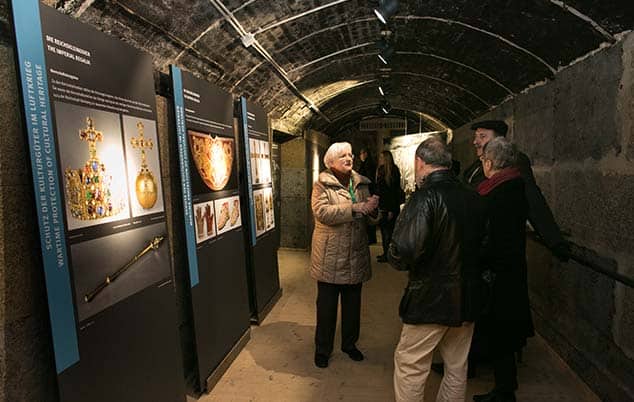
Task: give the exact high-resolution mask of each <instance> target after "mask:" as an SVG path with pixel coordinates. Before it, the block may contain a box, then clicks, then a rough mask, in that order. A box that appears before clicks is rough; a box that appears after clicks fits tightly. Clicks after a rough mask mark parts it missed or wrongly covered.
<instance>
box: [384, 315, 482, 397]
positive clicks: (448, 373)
mask: <svg viewBox="0 0 634 402" xmlns="http://www.w3.org/2000/svg"><path fill="white" fill-rule="evenodd" d="M472 336H473V323H464V324H463V325H462V326H461V327H446V326H444V325H436V324H421V325H409V324H403V330H402V331H401V339H400V341H399V342H398V346H397V347H396V351H395V352H394V396H395V398H396V402H423V400H424V395H425V383H426V382H427V376H428V375H429V370H430V368H431V361H432V356H433V353H434V349H435V348H436V346H438V350H439V351H440V354H441V356H442V358H443V361H444V362H445V366H444V367H445V375H444V376H443V379H442V382H441V383H440V388H439V389H438V395H437V397H436V401H437V402H463V401H464V398H465V393H466V391H467V356H468V355H469V348H470V347H471V337H472Z"/></svg>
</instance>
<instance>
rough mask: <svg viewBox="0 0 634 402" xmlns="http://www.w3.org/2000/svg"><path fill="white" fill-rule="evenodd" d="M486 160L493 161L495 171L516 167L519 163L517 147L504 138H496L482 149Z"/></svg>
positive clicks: (492, 165)
mask: <svg viewBox="0 0 634 402" xmlns="http://www.w3.org/2000/svg"><path fill="white" fill-rule="evenodd" d="M482 156H483V158H484V160H490V161H491V167H492V168H493V169H495V170H500V169H504V168H507V167H510V166H514V165H515V164H516V162H517V147H515V145H513V144H512V143H511V142H509V140H507V139H506V138H504V137H495V138H493V139H492V140H491V141H489V142H487V143H486V145H485V146H484V148H483V149H482Z"/></svg>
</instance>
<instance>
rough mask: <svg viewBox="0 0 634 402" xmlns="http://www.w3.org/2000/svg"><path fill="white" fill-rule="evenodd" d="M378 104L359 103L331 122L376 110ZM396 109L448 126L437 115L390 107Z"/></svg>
mask: <svg viewBox="0 0 634 402" xmlns="http://www.w3.org/2000/svg"><path fill="white" fill-rule="evenodd" d="M379 106H380V103H364V104H363V105H359V106H357V107H354V108H352V109H348V110H346V112H345V113H342V114H340V115H337V116H336V117H334V118H333V119H332V123H333V124H334V123H337V122H338V121H340V120H343V119H345V118H346V117H348V116H350V115H351V114H354V113H358V112H362V111H365V110H377V111H378V109H379ZM397 110H400V111H402V112H404V113H406V114H407V113H412V114H415V115H416V116H418V115H423V116H426V117H427V116H428V117H430V120H431V121H433V122H434V123H436V124H439V123H440V124H441V125H442V126H443V127H445V128H449V125H448V124H447V123H445V122H444V121H442V120H441V118H439V117H435V116H430V115H429V114H427V113H421V112H419V111H416V110H412V109H407V108H401V107H394V108H393V109H392V112H394V111H397ZM376 115H377V116H381V115H380V114H379V113H377V114H376Z"/></svg>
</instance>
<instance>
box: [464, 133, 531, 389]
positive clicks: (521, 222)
mask: <svg viewBox="0 0 634 402" xmlns="http://www.w3.org/2000/svg"><path fill="white" fill-rule="evenodd" d="M516 158H517V150H516V148H515V146H514V145H513V144H511V143H510V142H508V141H507V140H506V138H504V137H497V138H494V139H492V140H491V141H489V142H488V143H487V144H486V145H485V146H484V147H483V149H482V157H481V159H482V168H483V172H484V175H485V176H486V177H487V179H486V180H484V181H483V182H481V183H480V184H479V185H478V193H479V194H480V195H481V196H482V197H484V200H485V205H486V217H487V222H488V225H487V226H488V228H487V236H486V239H487V241H486V242H485V247H484V253H483V266H484V267H486V268H487V270H488V271H489V272H488V275H487V276H488V277H489V278H491V280H490V281H491V283H492V286H491V300H490V302H489V306H490V307H489V309H488V311H487V312H486V313H485V314H484V315H483V317H482V318H481V319H480V320H478V322H477V323H476V326H477V327H478V331H479V332H480V333H481V334H482V339H483V341H484V342H486V343H487V345H486V346H487V350H488V354H489V357H490V358H491V360H492V363H493V372H494V376H495V388H494V389H493V390H492V391H491V392H489V393H487V394H483V395H475V396H474V397H473V400H474V401H476V402H515V390H516V389H517V386H518V384H517V367H516V364H515V353H516V352H517V351H519V350H520V349H521V348H522V347H524V346H525V345H526V338H527V337H530V336H533V335H534V329H533V320H532V318H531V311H530V306H529V300H528V281H527V264H526V218H527V216H528V211H529V204H528V201H527V199H526V193H525V190H524V186H525V183H524V180H523V179H522V174H521V172H520V170H519V169H518V168H517V167H515V160H516Z"/></svg>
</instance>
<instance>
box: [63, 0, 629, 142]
mask: <svg viewBox="0 0 634 402" xmlns="http://www.w3.org/2000/svg"><path fill="white" fill-rule="evenodd" d="M631 1H632V0H610V1H606V0H572V1H560V0H480V1H473V0H419V1H405V0H401V1H400V5H399V8H398V12H397V13H396V15H395V16H394V17H392V18H391V19H390V20H389V22H388V25H384V24H382V23H380V22H379V21H378V19H377V18H376V17H375V16H374V13H373V8H375V7H376V4H377V2H376V1H361V0H294V1H280V0H248V1H238V0H162V1H151V0H145V1H142V0H97V1H92V0H86V1H79V0H67V1H58V2H57V3H56V4H55V6H56V7H57V8H58V9H59V10H61V11H64V12H67V13H69V14H71V15H74V16H75V17H76V18H78V19H80V20H82V21H84V22H87V23H90V24H92V25H94V26H96V27H97V28H99V29H101V30H102V31H105V32H107V33H109V34H111V35H113V36H115V37H118V38H121V39H122V40H124V41H127V42H130V43H131V44H133V45H134V46H136V47H139V48H141V49H144V50H146V51H148V52H150V53H151V54H152V55H153V57H154V63H155V67H156V69H157V70H158V71H162V72H166V71H167V69H168V65H169V64H170V63H174V64H178V65H180V66H182V67H184V68H186V69H188V70H190V71H192V72H193V73H195V74H196V75H198V76H200V77H202V78H204V79H207V80H209V81H210V82H214V83H216V84H218V85H220V86H222V87H223V88H225V89H227V90H229V91H231V92H232V93H234V94H244V95H246V96H247V97H249V98H250V99H251V100H253V101H255V102H258V103H260V104H261V105H262V106H264V107H265V108H266V109H267V110H269V111H270V112H271V117H273V118H274V119H276V120H277V122H276V125H277V127H279V128H280V129H282V130H285V131H289V132H293V133H299V131H300V130H301V129H302V128H306V127H312V128H316V129H319V130H322V131H324V132H326V133H328V134H331V135H336V134H337V133H338V132H339V131H340V130H342V129H343V128H345V127H349V126H351V125H355V124H357V123H358V121H359V120H360V119H362V118H364V117H368V116H373V115H377V114H380V113H381V112H380V111H379V104H380V102H381V101H382V97H381V95H380V94H379V92H378V89H377V88H378V85H379V84H381V85H383V87H384V88H386V89H387V94H386V98H387V100H388V101H389V103H390V105H391V106H392V108H393V109H392V114H394V115H401V116H404V117H408V119H409V120H410V121H416V122H417V123H418V124H420V126H421V127H424V129H429V130H435V129H440V128H444V127H449V128H455V127H459V126H461V125H463V124H465V123H467V122H469V121H471V120H473V119H474V118H477V117H478V116H479V115H481V114H483V113H484V112H486V111H487V110H489V109H490V108H492V107H494V106H495V105H498V104H500V103H501V102H503V101H504V100H505V99H506V98H507V97H509V96H513V95H514V94H517V93H518V92H520V91H522V90H523V89H525V88H527V87H529V86H531V85H533V84H535V83H537V82H540V81H543V80H548V79H553V78H554V77H555V76H556V73H557V72H558V71H559V70H560V69H562V68H564V67H565V66H567V65H569V64H570V63H572V62H574V61H575V60H576V59H578V58H580V57H583V56H584V55H586V54H588V53H589V52H591V51H593V50H595V49H598V48H600V47H601V46H604V45H606V44H607V45H609V44H612V43H614V42H616V41H617V40H618V37H619V34H620V33H622V32H624V31H627V30H630V29H632V28H633V27H634V7H632V4H631ZM251 35H252V38H253V39H254V42H253V44H252V45H250V46H249V47H246V46H245V45H244V44H243V40H242V37H245V36H247V37H248V36H251ZM381 37H388V38H389V41H390V42H391V43H392V44H393V47H394V50H395V54H394V56H393V58H392V59H391V61H390V63H389V65H387V66H386V65H384V64H383V63H381V62H380V61H379V59H378V58H377V53H378V49H377V47H376V42H377V41H378V40H379V39H380V38H381ZM122 62H125V61H122Z"/></svg>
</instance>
